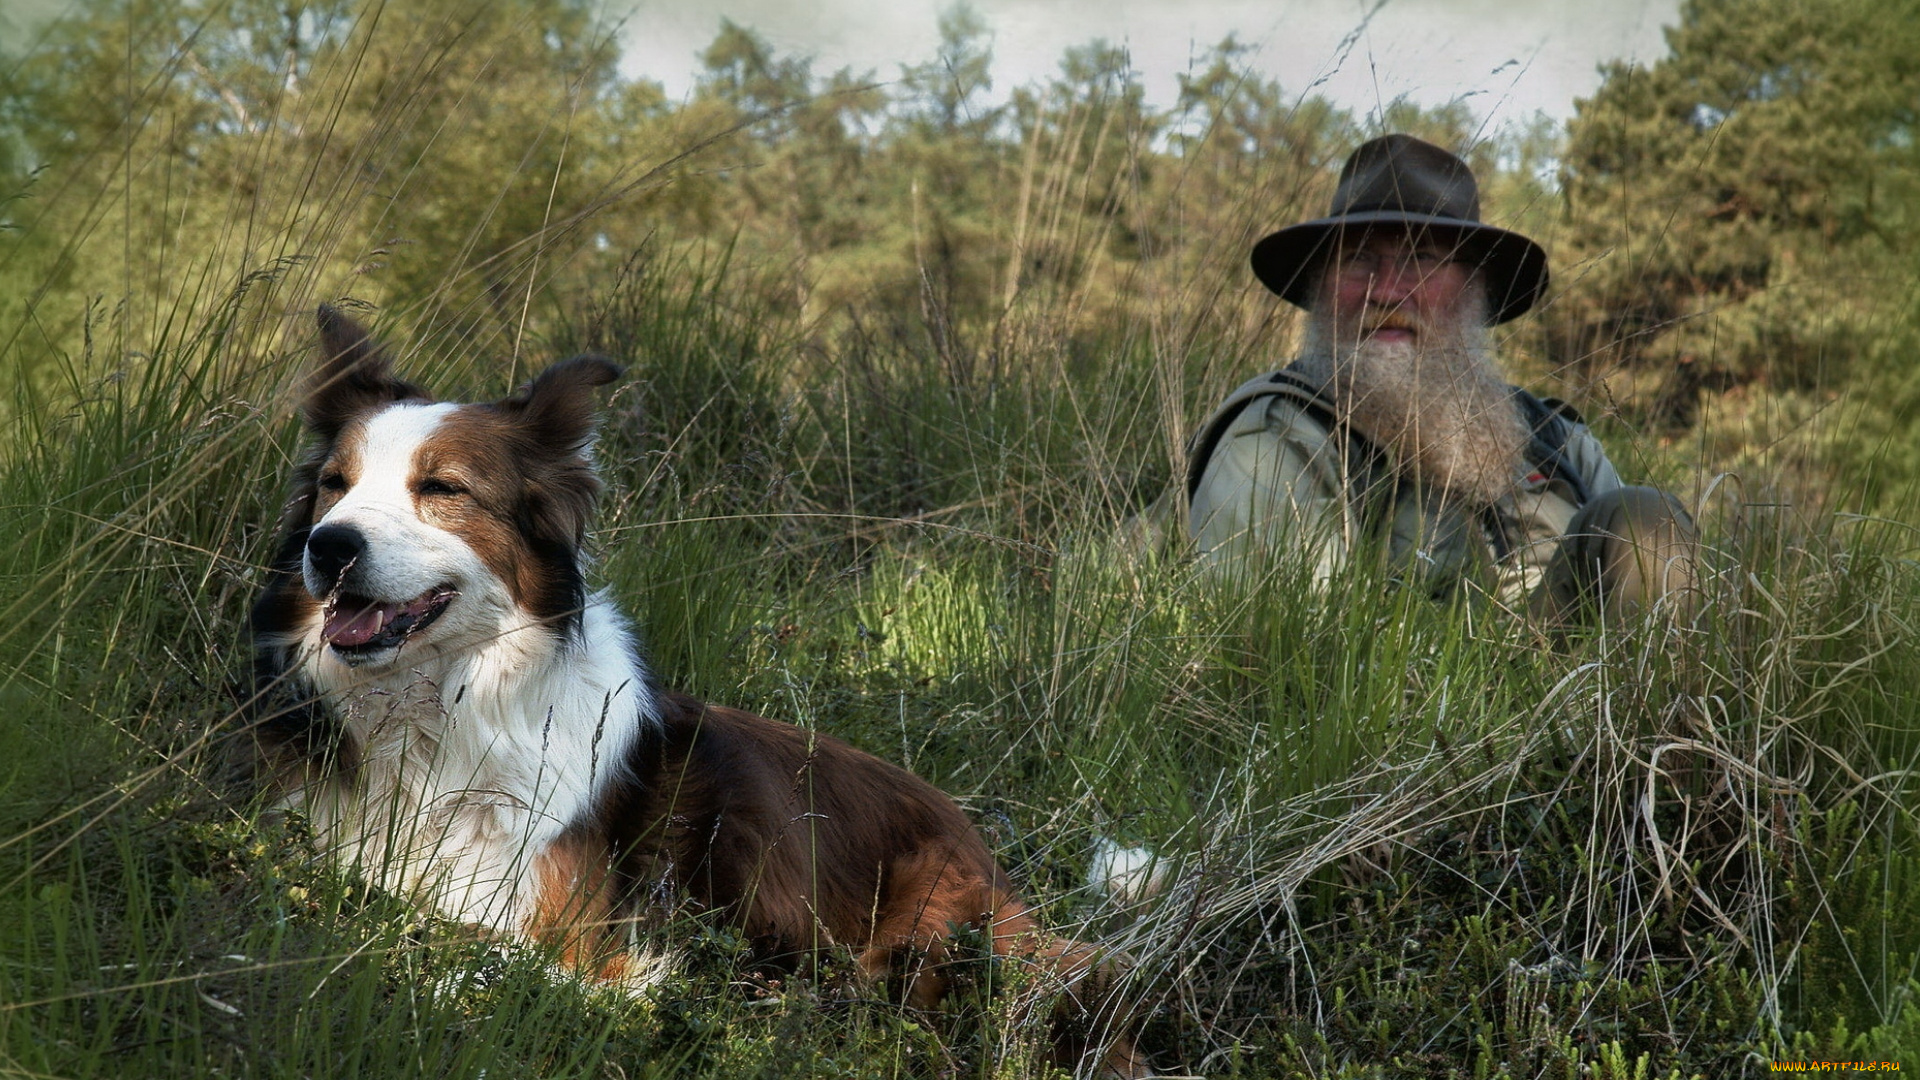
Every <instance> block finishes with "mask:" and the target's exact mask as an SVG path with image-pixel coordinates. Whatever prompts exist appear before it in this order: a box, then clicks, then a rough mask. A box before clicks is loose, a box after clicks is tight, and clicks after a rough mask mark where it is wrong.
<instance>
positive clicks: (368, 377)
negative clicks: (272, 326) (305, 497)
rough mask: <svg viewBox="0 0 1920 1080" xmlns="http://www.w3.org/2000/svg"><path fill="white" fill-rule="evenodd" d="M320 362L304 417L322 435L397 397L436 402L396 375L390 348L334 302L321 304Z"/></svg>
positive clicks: (302, 410)
mask: <svg viewBox="0 0 1920 1080" xmlns="http://www.w3.org/2000/svg"><path fill="white" fill-rule="evenodd" d="M318 321H319V323H320V365H319V366H318V367H316V368H315V369H314V371H313V374H312V375H310V376H308V378H307V384H306V393H305V395H304V396H303V398H302V401H301V405H300V415H301V417H302V418H303V419H305V420H306V422H307V427H309V428H311V429H313V431H314V432H316V433H318V434H319V435H320V436H321V437H322V438H327V439H331V438H333V437H334V436H335V435H337V434H339V432H340V429H341V427H343V426H344V425H345V424H346V422H347V421H348V420H351V419H353V418H354V417H355V416H358V415H359V414H361V413H363V412H366V411H367V410H369V409H374V408H378V407H379V406H382V405H388V404H391V403H393V402H396V401H407V400H410V399H418V400H421V401H427V400H431V399H430V398H429V397H428V395H427V392H426V391H425V390H422V389H420V388H419V387H418V386H415V385H413V384H412V383H410V382H407V381H405V380H403V379H400V378H397V377H395V375H394V374H393V365H392V364H391V363H390V362H389V361H388V360H387V352H386V350H385V349H383V348H381V347H380V345H379V343H378V342H376V341H374V340H373V335H371V334H369V333H367V329H366V327H364V326H361V325H360V324H359V323H357V322H354V321H353V320H352V319H351V318H349V317H348V316H347V314H346V313H345V312H343V311H341V310H340V309H339V308H337V307H334V306H333V305H332V304H321V305H320V311H319V315H318Z"/></svg>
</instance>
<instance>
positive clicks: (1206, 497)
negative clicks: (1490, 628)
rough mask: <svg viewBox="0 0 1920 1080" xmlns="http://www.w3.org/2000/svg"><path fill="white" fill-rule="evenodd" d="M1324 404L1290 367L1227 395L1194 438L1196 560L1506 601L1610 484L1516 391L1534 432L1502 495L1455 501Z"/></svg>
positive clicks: (1573, 426) (1558, 425) (1585, 446)
mask: <svg viewBox="0 0 1920 1080" xmlns="http://www.w3.org/2000/svg"><path fill="white" fill-rule="evenodd" d="M1326 401H1327V399H1326V395H1325V394H1324V392H1323V391H1321V390H1320V389H1319V388H1318V387H1317V386H1316V385H1315V384H1313V383H1312V382H1310V381H1308V380H1307V379H1306V378H1305V377H1303V376H1301V375H1300V374H1299V373H1298V372H1297V371H1296V370H1295V369H1293V368H1289V369H1286V370H1285V371H1282V372H1276V373H1271V374H1268V375H1262V376H1260V377H1259V378H1257V379H1253V380H1250V381H1249V382H1247V383H1246V384H1245V385H1244V386H1242V387H1241V388H1240V389H1238V390H1236V391H1234V392H1233V393H1232V394H1230V395H1228V397H1227V399H1226V401H1225V402H1223V403H1222V404H1221V406H1220V407H1219V408H1218V409H1216V410H1215V411H1214V414H1213V415H1212V416H1211V417H1209V418H1208V420H1207V422H1206V423H1205V424H1203V425H1202V426H1201V427H1200V429H1199V434H1198V435H1197V436H1196V438H1195V444H1194V447H1193V452H1194V453H1195V454H1204V455H1205V457H1204V459H1202V458H1199V457H1196V458H1195V460H1194V461H1193V462H1192V471H1191V473H1190V475H1189V495H1190V501H1189V526H1190V528H1191V531H1192V535H1193V538H1194V540H1195V542H1196V544H1197V545H1198V547H1199V550H1200V553H1201V557H1202V559H1203V560H1205V561H1207V562H1211V563H1213V564H1215V565H1216V566H1218V567H1220V568H1222V569H1229V568H1235V567H1238V568H1239V569H1241V570H1243V571H1250V572H1260V571H1261V570H1262V569H1263V568H1265V567H1267V566H1270V565H1272V562H1273V559H1274V556H1275V555H1276V553H1279V552H1291V553H1293V554H1294V555H1295V556H1296V557H1299V556H1304V557H1305V558H1306V560H1307V562H1308V564H1309V565H1310V566H1311V567H1312V570H1313V575H1314V578H1315V581H1316V582H1322V581H1325V580H1326V579H1327V578H1329V577H1331V576H1332V575H1333V574H1334V573H1335V572H1337V571H1338V570H1340V569H1341V567H1343V566H1345V565H1347V564H1348V563H1350V562H1352V561H1354V560H1355V559H1357V558H1365V557H1373V558H1384V559H1385V560H1387V563H1388V565H1389V566H1390V567H1391V568H1392V569H1393V571H1394V572H1396V573H1398V574H1400V575H1401V576H1402V578H1403V580H1406V581H1407V582H1408V583H1409V584H1414V585H1417V586H1418V587H1421V588H1423V589H1425V590H1427V591H1429V592H1431V593H1432V594H1434V595H1436V596H1444V595H1448V594H1450V593H1452V592H1454V591H1455V590H1457V589H1459V588H1461V587H1462V586H1465V585H1472V586H1474V587H1476V588H1479V589H1482V590H1485V591H1488V592H1490V593H1492V594H1493V595H1495V596H1497V597H1499V598H1500V599H1501V600H1503V601H1505V602H1508V603H1518V602H1521V601H1523V600H1524V599H1525V597H1526V596H1527V594H1529V593H1531V592H1532V591H1533V589H1534V588H1535V587H1536V586H1537V585H1538V584H1539V583H1540V580H1541V577H1542V575H1543V573H1544V571H1545V568H1546V566H1547V564H1548V562H1549V561H1550V560H1551V559H1552V558H1553V556H1554V554H1555V553H1556V552H1557V551H1558V550H1559V546H1560V539H1561V537H1562V536H1564V535H1565V534H1566V531H1567V525H1568V523H1569V522H1570V521H1571V520H1572V519H1573V515H1574V514H1575V512H1576V511H1578V510H1579V508H1580V506H1581V505H1583V504H1584V503H1585V502H1587V501H1590V500H1592V499H1593V498H1595V497H1597V496H1600V495H1603V494H1605V493H1607V492H1609V491H1612V490H1614V489H1616V488H1618V487H1620V486H1621V482H1620V476H1619V473H1618V472H1616V471H1615V469H1614V467H1613V464H1612V463H1611V462H1609V461H1608V460H1607V455H1606V451H1605V450H1603V449H1602V448H1601V446H1600V441H1599V440H1598V439H1596V438H1595V437H1594V435H1593V433H1592V432H1591V431H1590V430H1588V428H1587V426H1586V425H1585V424H1584V423H1581V422H1580V421H1579V420H1578V418H1577V417H1575V416H1573V415H1572V414H1571V412H1570V410H1566V409H1565V408H1564V406H1560V405H1559V404H1558V403H1555V402H1548V401H1543V400H1542V399H1540V398H1536V397H1533V396H1532V395H1531V394H1528V393H1527V392H1526V391H1524V390H1519V389H1518V388H1516V389H1515V391H1514V401H1515V407H1516V409H1518V410H1519V411H1520V412H1521V415H1522V418H1523V419H1524V420H1525V421H1527V423H1528V425H1529V426H1530V427H1531V428H1533V430H1534V431H1535V433H1536V436H1535V439H1534V446H1533V447H1532V448H1530V451H1529V454H1528V458H1531V459H1536V460H1529V459H1527V458H1523V459H1520V460H1516V461H1515V462H1514V466H1513V468H1514V482H1513V487H1512V490H1511V492H1510V493H1509V494H1508V495H1506V496H1504V497H1502V498H1501V499H1500V501H1499V502H1497V503H1495V504H1494V505H1493V506H1491V507H1474V506H1469V505H1466V504H1465V503H1464V502H1462V501H1461V500H1459V499H1456V498H1448V497H1445V495H1444V493H1443V492H1441V491H1440V490H1438V489H1437V488H1435V487H1433V486H1431V485H1427V484H1423V483H1421V482H1420V481H1419V480H1418V479H1417V478H1414V477H1411V476H1408V475H1405V474H1404V473H1403V471H1402V470H1400V469H1399V468H1397V467H1396V465H1395V463H1394V461H1393V460H1392V459H1391V457H1390V456H1389V455H1388V454H1387V453H1386V452H1385V451H1384V450H1383V449H1382V448H1379V447H1375V446H1373V445H1372V444H1370V443H1368V442H1367V441H1366V440H1365V439H1364V438H1362V437H1360V436H1359V435H1358V434H1357V433H1354V432H1352V431H1351V430H1349V429H1348V428H1347V427H1346V426H1345V425H1343V424H1339V423H1337V422H1336V421H1335V420H1334V418H1333V415H1332V413H1331V410H1330V408H1329V406H1328V405H1327V404H1326Z"/></svg>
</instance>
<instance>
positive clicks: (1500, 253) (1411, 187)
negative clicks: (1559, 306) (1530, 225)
mask: <svg viewBox="0 0 1920 1080" xmlns="http://www.w3.org/2000/svg"><path fill="white" fill-rule="evenodd" d="M1395 225H1397V226H1404V227H1406V228H1408V229H1410V230H1414V231H1416V232H1421V231H1424V232H1425V233H1427V234H1428V235H1430V236H1432V237H1434V238H1435V239H1437V240H1439V241H1440V242H1441V243H1447V244H1452V245H1454V247H1455V250H1456V251H1457V252H1458V254H1459V258H1460V259H1461V260H1463V261H1465V262H1470V263H1473V264H1474V265H1476V266H1478V267H1479V268H1480V276H1481V279H1482V280H1483V281H1485V283H1486V288H1487V313H1488V321H1489V322H1494V323H1503V322H1506V321H1507V320H1508V319H1511V318H1514V317H1515V316H1517V315H1520V314H1522V313H1524V312H1525V311H1526V310H1527V309H1528V308H1530V307H1532V306H1533V305H1534V302H1535V301H1537V300H1538V299H1540V296H1541V294H1543V293H1545V292H1546V291H1547V253H1546V252H1545V251H1542V250H1541V249H1540V245H1539V244H1536V243H1534V242H1533V241H1531V240H1529V239H1527V238H1526V237H1524V236H1521V235H1520V234H1519V233H1515V232H1508V231H1507V230H1505V229H1496V228H1494V227H1493V226H1491V225H1483V224H1481V222H1480V186H1479V185H1478V184H1476V183H1475V182H1474V179H1473V170H1472V169H1469V168H1468V167H1467V163H1466V162H1464V161H1461V160H1460V159H1459V158H1458V157H1455V156H1454V155H1452V154H1450V153H1448V152H1447V151H1445V150H1442V149H1441V148H1439V147H1437V146H1435V145H1433V144H1432V143H1429V142H1422V141H1421V140H1419V139H1416V138H1414V137H1413V136H1411V135H1384V136H1381V137H1380V138H1378V139H1373V140H1370V141H1368V142H1365V143H1362V144H1361V145H1360V148H1359V149H1358V150H1355V151H1354V152H1353V156H1352V157H1349V158H1348V159H1347V163H1346V164H1345V165H1344V166H1342V167H1341V169H1340V185H1339V186H1338V187H1336V188H1334V191H1333V205H1332V206H1331V207H1330V208H1329V211H1328V216H1326V217H1323V218H1316V219H1315V220H1313V221H1303V222H1301V223H1300V224H1298V225H1290V226H1288V227H1286V228H1284V229H1281V230H1280V231H1279V232H1277V233H1274V234H1273V235H1271V236H1268V237H1267V238H1266V239H1264V240H1262V241H1260V242H1259V243H1257V244H1255V245H1254V246H1253V260H1252V261H1253V272H1254V274H1255V275H1256V276H1258V277H1259V278H1260V280H1261V282H1262V283H1264V284H1265V285H1266V287H1267V288H1269V289H1272V290H1273V291H1274V292H1276V293H1279V294H1280V295H1281V296H1282V297H1285V298H1286V300H1287V301H1288V302H1289V303H1292V304H1294V305H1296V306H1299V307H1303V308H1304V307H1311V306H1312V305H1313V287H1314V282H1315V281H1316V280H1317V279H1318V274H1316V273H1315V271H1316V270H1317V269H1318V268H1319V266H1320V263H1321V262H1322V261H1323V260H1324V259H1326V258H1327V256H1329V255H1331V254H1332V253H1333V246H1334V241H1335V239H1336V238H1337V237H1338V236H1339V235H1340V233H1341V232H1342V231H1344V230H1347V229H1355V230H1365V229H1368V228H1372V227H1374V226H1395Z"/></svg>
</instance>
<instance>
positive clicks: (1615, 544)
mask: <svg viewBox="0 0 1920 1080" xmlns="http://www.w3.org/2000/svg"><path fill="white" fill-rule="evenodd" d="M1252 262H1253V271H1254V273H1255V274H1256V275H1257V276H1258V277H1259V278H1260V280H1261V282H1263V283H1264V284H1265V285H1266V286H1267V288H1269V289H1271V290H1273V291H1274V292H1275V293H1278V294H1279V295H1280V296H1281V297H1283V298H1285V299H1286V300H1288V301H1289V302H1291V303H1293V304H1294V305H1296V306H1298V307H1301V308H1304V309H1306V311H1307V313H1308V317H1307V324H1306V332H1305V334H1304V340H1303V345H1302V348H1301V351H1300V355H1299V357H1298V358H1297V359H1296V360H1295V361H1294V362H1293V363H1292V364H1290V365H1288V366H1287V367H1286V368H1284V369H1282V370H1280V371H1277V372H1273V373H1270V374H1267V375H1262V376H1260V377H1259V378H1256V379H1254V380H1252V381H1250V382H1248V383H1247V384H1246V385H1244V386H1242V387H1241V388H1240V389H1238V390H1236V391H1234V392H1233V393H1232V394H1231V395H1229V396H1228V397H1227V400H1226V401H1225V402H1224V403H1223V404H1222V405H1221V406H1220V407H1219V408H1218V409H1216V410H1215V412H1214V414H1213V415H1212V416H1211V417H1210V418H1209V419H1208V420H1207V421H1206V423H1204V424H1203V425H1201V427H1200V429H1199V431H1198V433H1197V434H1196V435H1195V437H1194V441H1193V443H1192V446H1191V456H1190V462H1189V471H1188V476H1187V484H1188V493H1189V495H1190V499H1189V509H1190V518H1189V524H1190V527H1191V529H1192V532H1193V536H1194V539H1195V541H1196V542H1197V544H1198V546H1199V548H1200V551H1201V553H1202V556H1203V558H1204V559H1206V560H1208V561H1211V562H1213V563H1216V564H1219V565H1221V566H1236V565H1237V566H1240V567H1242V568H1243V569H1244V568H1249V567H1250V568H1254V569H1259V568H1263V567H1266V566H1269V565H1271V561H1272V560H1273V559H1274V558H1275V556H1276V553H1280V552H1295V553H1299V554H1304V555H1305V557H1306V558H1307V559H1308V560H1309V562H1310V564H1311V565H1312V568H1313V573H1314V575H1315V577H1316V579H1319V580H1324V579H1326V578H1328V577H1330V576H1331V575H1333V574H1334V573H1335V572H1337V571H1338V570H1339V569H1340V568H1341V567H1343V566H1345V565H1347V564H1350V563H1353V562H1355V561H1356V560H1359V559H1361V558H1374V557H1378V558H1384V559H1385V560H1387V562H1388V564H1389V565H1390V566H1392V567H1393V568H1394V570H1395V572H1396V573H1397V574H1399V576H1400V577H1401V578H1402V579H1403V580H1406V581H1409V582H1411V583H1414V584H1416V585H1417V586H1418V587H1421V588H1423V589H1425V590H1427V591H1429V592H1431V593H1433V594H1434V595H1436V596H1446V595H1451V594H1453V593H1455V592H1458V591H1459V590H1461V589H1463V588H1464V589H1471V590H1477V591H1479V592H1482V593H1484V594H1488V595H1491V596H1494V597H1496V598H1498V599H1499V600H1500V601H1501V602H1503V603H1505V604H1507V605H1509V606H1512V607H1516V608H1522V607H1524V608H1528V609H1530V610H1531V611H1532V612H1533V613H1534V614H1535V615H1536V616H1539V617H1541V618H1544V619H1548V620H1556V621H1558V620H1566V619H1570V618H1574V617H1577V616H1580V615H1582V614H1586V613H1591V612H1594V611H1603V612H1605V613H1607V614H1608V615H1609V616H1610V617H1613V618H1619V617H1623V616H1626V615H1628V614H1630V613H1632V612H1635V611H1639V610H1643V609H1645V608H1647V607H1648V606H1650V605H1652V604H1654V603H1655V602H1656V601H1659V600H1660V599H1661V598H1663V597H1668V596H1670V595H1673V596H1675V597H1676V600H1679V601H1680V602H1684V595H1683V594H1684V593H1685V592H1686V591H1687V590H1690V589H1691V588H1692V586H1693V584H1694V579H1695V574H1696V550H1697V539H1696V533H1695V529H1694V526H1693V523H1692V521H1691V519H1690V518H1689V517H1688V516H1687V513H1686V511H1685V510H1684V509H1683V508H1682V507H1681V505H1680V503H1679V501H1678V500H1676V499H1675V498H1674V497H1673V496H1671V495H1668V494H1666V493H1664V492H1661V491H1658V490H1656V489H1653V488H1649V487H1633V486H1628V485H1626V484H1623V483H1622V482H1621V480H1620V476H1619V474H1618V473H1617V472H1616V471H1615V469H1614V467H1613V464H1612V463H1611V462H1609V461H1608V460H1607V455H1606V452H1605V451H1604V450H1603V449H1602V448H1601V446H1600V442H1599V440H1598V439H1596V438H1595V437H1594V436H1593V433H1592V432H1591V431H1589V430H1588V429H1587V427H1586V425H1585V424H1584V423H1582V422H1581V421H1580V419H1579V417H1578V416H1577V415H1575V414H1574V413H1573V411H1572V410H1571V409H1569V408H1568V407H1566V406H1565V405H1563V404H1561V403H1559V402H1556V401H1552V400H1548V399H1541V398H1538V397H1535V396H1534V395H1532V394H1530V393H1528V392H1526V391H1525V390H1521V389H1519V388H1518V387H1513V386H1509V385H1507V383H1506V381H1505V379H1503V378H1502V377H1501V375H1500V373H1499V369H1498V367H1497V365H1496V364H1495V361H1494V357H1493V344H1492V334H1491V328H1492V327H1494V326H1497V325H1499V324H1501V323H1504V322H1506V321H1508V320H1510V319H1513V318H1515V317H1517V316H1519V315H1521V314H1523V313H1525V312H1526V311H1527V310H1528V309H1529V308H1531V307H1532V306H1533V305H1534V303H1535V302H1536V301H1537V300H1538V299H1539V298H1540V296H1541V295H1542V294H1543V293H1544V292H1545V291H1546V287H1547V258H1546V253H1545V252H1544V251H1542V250H1541V249H1540V246H1539V245H1538V244H1535V243H1534V242H1533V241H1531V240H1529V239H1527V238H1526V237H1524V236H1521V235H1519V234H1517V233H1512V232H1508V231H1506V230H1503V229H1497V228H1493V227H1491V226H1488V225H1485V224H1482V223H1481V221H1480V198H1479V191H1478V187H1477V185H1476V184H1475V182H1474V178H1473V173H1472V171H1471V170H1470V169H1469V168H1468V167H1467V164H1466V163H1465V162H1464V161H1461V160H1460V159H1459V158H1458V157H1456V156H1454V155H1453V154H1451V153H1448V152H1447V151H1446V150H1443V149H1441V148H1440V147H1437V146H1434V145H1432V144H1430V143H1426V142H1422V141H1420V140H1419V139H1415V138H1413V137H1411V136H1407V135H1388V136H1386V137H1384V138H1379V139H1374V140H1372V141H1370V142H1368V143H1366V144H1364V145H1362V146H1361V147H1360V148H1359V149H1358V150H1356V151H1354V153H1353V156H1352V157H1350V158H1348V159H1347V162H1346V165H1345V166H1344V167H1343V168H1342V169H1341V172H1340V182H1339V186H1338V188H1337V189H1336V190H1335V192H1334V197H1333V205H1332V207H1331V212H1330V214H1329V216H1327V217H1324V218H1319V219H1317V220H1313V221H1308V222H1303V223H1301V224H1298V225H1294V226H1290V227H1288V228H1285V229H1281V230H1280V231H1279V232H1276V233H1274V234H1272V235H1271V236H1268V237H1267V238H1266V239H1264V240H1262V241H1260V243H1259V244H1258V245H1256V246H1255V247H1254V249H1253V259H1252Z"/></svg>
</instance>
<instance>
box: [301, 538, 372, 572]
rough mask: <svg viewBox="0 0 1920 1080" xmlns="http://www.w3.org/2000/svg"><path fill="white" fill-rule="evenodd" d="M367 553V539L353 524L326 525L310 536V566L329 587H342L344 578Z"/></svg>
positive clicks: (308, 562) (308, 563) (308, 540)
mask: <svg viewBox="0 0 1920 1080" xmlns="http://www.w3.org/2000/svg"><path fill="white" fill-rule="evenodd" d="M366 550H367V538H366V537H364V536H362V535H360V530H359V529H356V528H354V527H353V526H351V525H322V526H320V527H319V528H317V529H315V530H313V531H312V532H311V533H308V534H307V565H309V566H311V567H313V572H314V573H315V574H316V575H318V576H319V578H320V580H322V581H324V582H326V583H327V584H329V585H338V584H339V583H340V575H341V574H344V573H346V571H347V567H349V566H352V565H353V562H354V560H355V559H358V558H359V557H360V556H361V555H363V554H365V552H366Z"/></svg>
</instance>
